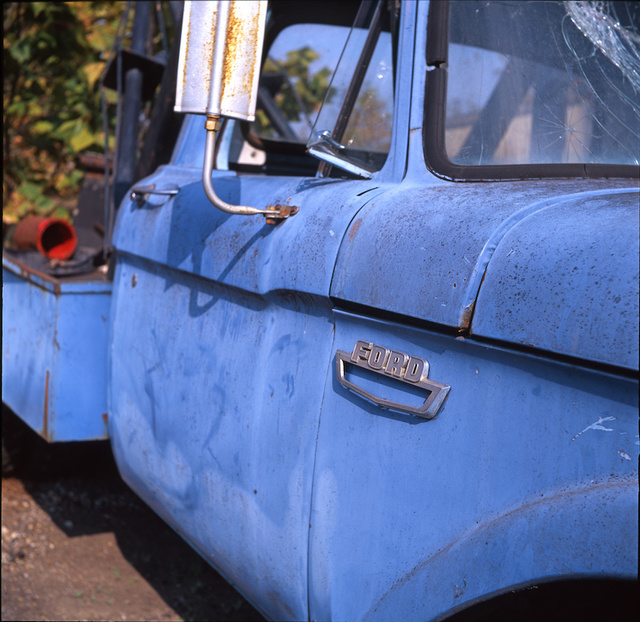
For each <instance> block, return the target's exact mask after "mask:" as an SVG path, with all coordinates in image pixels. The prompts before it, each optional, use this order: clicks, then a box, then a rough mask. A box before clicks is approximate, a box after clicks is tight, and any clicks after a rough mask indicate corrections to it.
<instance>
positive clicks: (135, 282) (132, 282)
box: [131, 274, 138, 287]
mask: <svg viewBox="0 0 640 622" xmlns="http://www.w3.org/2000/svg"><path fill="white" fill-rule="evenodd" d="M137 284H138V277H137V276H136V275H135V274H134V275H133V276H132V277H131V287H135V286H136V285H137Z"/></svg>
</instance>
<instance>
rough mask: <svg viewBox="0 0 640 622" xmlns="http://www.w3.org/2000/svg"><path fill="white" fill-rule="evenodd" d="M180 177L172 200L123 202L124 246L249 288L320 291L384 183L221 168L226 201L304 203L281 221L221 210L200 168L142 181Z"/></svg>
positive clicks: (120, 238)
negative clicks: (356, 220)
mask: <svg viewBox="0 0 640 622" xmlns="http://www.w3.org/2000/svg"><path fill="white" fill-rule="evenodd" d="M176 180H177V182H176ZM176 183H177V184H178V185H179V187H180V192H179V193H178V194H177V195H176V196H175V197H174V198H173V199H169V198H168V197H167V196H162V195H150V196H149V198H148V200H147V201H146V202H145V203H143V204H142V205H141V206H139V205H138V204H137V203H136V202H134V201H126V202H124V203H123V205H122V207H121V210H120V215H119V223H118V233H117V237H116V238H115V245H116V247H117V248H118V249H119V250H121V251H126V252H129V253H132V254H135V255H139V256H141V257H146V258H148V259H150V260H153V261H156V262H158V263H159V264H164V265H167V266H171V267H172V268H177V269H179V270H181V271H185V272H192V273H194V274H200V275H202V276H204V277H206V278H209V279H212V280H215V281H217V282H220V283H225V284H227V285H230V286H234V287H238V288H241V289H243V290H246V291H249V292H255V293H261V294H266V293H268V292H270V291H275V290H296V291H300V292H305V293H309V294H317V295H320V296H328V294H329V284H330V282H331V277H332V275H333V269H334V265H335V258H336V256H337V254H338V249H339V247H340V243H341V241H342V237H343V235H344V232H345V230H346V229H347V227H348V226H349V224H350V222H351V220H352V219H353V216H354V214H355V213H356V212H357V211H358V209H359V208H360V207H361V206H362V205H364V204H365V203H366V202H368V201H370V200H371V199H373V198H375V197H376V196H377V195H378V194H380V193H381V192H383V191H384V188H385V187H384V186H382V185H381V184H376V183H374V182H371V181H366V182H365V181H347V180H339V179H334V180H321V179H319V180H315V179H300V178H296V177H260V176H251V175H244V176H239V175H236V174H233V173H229V172H224V171H220V172H218V171H216V172H214V181H213V183H214V187H215V189H216V192H217V193H218V195H219V196H220V198H222V199H223V200H225V201H227V202H230V203H233V204H242V205H253V206H260V207H264V206H266V205H276V204H285V203H287V204H290V205H296V206H298V207H299V208H300V211H299V213H298V214H297V215H296V216H293V217H292V218H290V219H289V220H287V221H286V222H283V223H281V224H279V225H276V226H274V225H267V224H265V219H264V218H263V217H262V216H250V217H242V216H232V215H230V214H226V213H224V212H221V211H220V210H218V209H216V208H215V207H214V206H213V205H211V203H210V202H209V200H208V199H207V198H206V196H205V194H204V190H203V189H202V171H200V170H196V169H185V168H182V167H176V166H166V167H163V168H162V169H160V170H159V171H158V172H156V173H155V174H154V175H152V176H151V177H148V178H146V179H145V180H144V181H143V182H140V184H141V185H151V184H155V185H156V187H158V188H163V187H166V186H168V185H171V184H173V185H174V186H175V185H176Z"/></svg>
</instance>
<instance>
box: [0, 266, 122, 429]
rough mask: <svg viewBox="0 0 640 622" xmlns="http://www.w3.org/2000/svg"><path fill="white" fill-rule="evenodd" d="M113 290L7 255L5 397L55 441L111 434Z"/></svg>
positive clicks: (12, 407) (4, 316) (9, 404)
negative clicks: (45, 271)
mask: <svg viewBox="0 0 640 622" xmlns="http://www.w3.org/2000/svg"><path fill="white" fill-rule="evenodd" d="M110 293H111V286H110V284H108V283H107V282H105V281H104V279H103V278H99V279H97V280H87V279H86V278H79V279H65V280H60V279H55V278H52V277H48V276H46V275H43V274H39V273H35V272H34V271H32V270H30V269H29V268H27V267H26V266H24V265H22V264H21V263H20V262H18V261H16V260H13V259H11V258H9V257H7V256H4V257H3V288H2V303H3V304H2V352H3V365H2V400H3V402H5V403H6V404H7V405H8V406H9V407H10V408H11V409H12V410H13V411H14V412H15V413H16V414H17V415H18V416H20V417H21V418H22V419H23V420H24V421H25V422H26V423H28V424H29V426H31V428H33V429H34V430H35V431H36V432H38V433H39V434H40V435H42V436H43V437H44V438H45V439H47V440H48V441H80V440H95V439H103V438H107V436H108V434H107V388H106V383H107V339H108V318H109V305H110Z"/></svg>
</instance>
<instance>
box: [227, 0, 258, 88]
mask: <svg viewBox="0 0 640 622" xmlns="http://www.w3.org/2000/svg"><path fill="white" fill-rule="evenodd" d="M259 18H260V14H259V13H258V14H255V15H252V16H251V20H250V21H249V20H248V19H247V18H244V19H243V17H242V14H241V12H238V7H237V4H236V3H235V2H231V3H229V19H228V22H227V32H226V39H227V46H226V47H227V54H225V57H224V59H223V72H224V77H223V80H222V85H221V89H220V96H221V100H224V98H225V95H226V93H225V91H226V88H227V87H228V86H229V84H230V83H231V82H232V76H237V75H242V76H243V77H244V80H243V82H242V84H241V86H240V92H241V93H243V94H247V95H250V94H251V92H252V90H253V82H254V77H255V75H254V74H255V64H254V62H252V61H253V58H248V56H249V55H248V54H247V52H250V51H252V50H256V51H257V47H258V46H257V39H258V34H259V33H260V19H259ZM232 61H235V62H232ZM247 61H249V62H247ZM237 63H242V65H244V66H243V67H236V66H234V65H236V64H237ZM235 95H236V93H231V97H233V96H235Z"/></svg>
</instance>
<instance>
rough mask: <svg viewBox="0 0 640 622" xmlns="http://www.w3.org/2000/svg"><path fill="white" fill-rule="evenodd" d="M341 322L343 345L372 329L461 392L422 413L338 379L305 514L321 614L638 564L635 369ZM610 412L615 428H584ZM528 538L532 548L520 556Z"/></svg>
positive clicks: (345, 318)
mask: <svg viewBox="0 0 640 622" xmlns="http://www.w3.org/2000/svg"><path fill="white" fill-rule="evenodd" d="M335 321H336V337H335V348H336V349H344V350H348V351H349V350H351V348H352V346H353V344H354V343H355V342H356V341H357V340H358V339H366V340H370V341H372V342H373V343H376V344H381V345H384V346H386V347H389V348H393V349H397V350H400V351H403V352H406V353H408V354H416V355H418V356H423V357H425V358H426V359H427V360H428V361H429V363H430V365H431V367H430V372H429V377H430V378H432V379H433V380H435V381H438V382H448V383H450V384H451V385H452V389H451V391H450V393H449V395H448V397H447V399H446V401H445V405H444V408H443V409H442V410H441V412H440V413H439V415H438V417H437V418H436V419H434V420H433V421H424V420H420V419H417V418H415V417H413V418H412V417H411V416H409V415H402V414H400V413H397V414H394V413H392V412H390V411H385V410H383V409H381V408H379V407H377V406H375V405H374V404H371V403H369V402H367V401H365V400H363V399H362V398H361V397H360V396H358V395H355V394H354V393H351V392H350V391H348V390H347V389H345V388H344V387H342V386H341V385H339V384H338V382H337V380H336V379H335V371H334V373H333V374H331V375H330V376H329V378H328V380H327V387H326V390H325V397H324V403H323V406H322V414H321V418H320V431H319V436H318V449H317V458H316V467H315V479H314V487H313V501H312V511H311V525H312V528H311V545H310V586H311V588H310V598H311V617H312V618H314V619H318V620H320V619H323V620H326V619H346V620H359V619H363V618H370V619H380V620H384V619H388V616H389V612H390V611H391V610H392V609H393V608H395V609H396V611H397V616H398V619H432V618H433V617H435V616H437V615H440V614H442V613H444V612H445V611H447V610H449V609H450V608H453V607H456V606H460V605H462V604H464V603H465V602H467V601H472V600H473V599H474V598H476V597H477V596H479V595H481V594H483V593H491V592H493V591H496V590H499V589H504V588H505V587H507V586H509V585H517V584H520V583H524V582H526V581H531V580H532V579H533V578H534V577H537V578H542V577H546V578H561V577H563V578H566V577H568V576H571V575H572V574H576V575H585V576H587V575H592V576H600V575H602V574H603V573H609V574H613V575H618V576H628V577H632V576H633V575H634V574H635V572H636V568H637V505H636V503H637V499H636V497H637V481H636V478H637V471H636V468H637V459H638V445H636V442H637V440H638V439H637V412H638V411H637V409H638V395H637V383H636V382H635V381H633V380H630V379H629V380H625V379H620V378H617V377H615V376H607V375H603V374H600V373H597V372H592V371H588V370H585V369H581V368H579V367H575V366H570V365H563V364H560V363H550V362H549V361H545V360H542V359H536V358H535V357H533V356H531V355H527V354H516V353H513V352H508V351H505V350H502V349H500V348H494V347H489V346H486V345H482V344H478V343H476V342H474V341H473V340H469V339H454V338H452V337H446V336H442V335H440V334H437V333H434V332H430V331H426V330H422V329H415V328H409V327H407V326H403V325H401V324H394V323H390V322H383V321H377V320H371V319H367V318H365V317H362V316H357V315H352V314H348V313H342V312H336V313H335ZM379 391H380V392H381V393H384V391H385V388H384V385H382V384H381V385H380V387H379ZM382 396H384V394H383V395H382ZM607 417H610V419H609V420H607V421H606V422H605V424H604V425H603V426H602V427H603V428H604V427H606V428H607V429H608V430H609V431H606V430H604V429H597V428H596V429H594V428H591V429H587V430H586V431H585V429H586V428H589V426H591V425H592V424H594V423H597V422H598V420H599V419H605V418H607ZM624 456H626V458H625V457H624ZM618 486H619V487H618ZM616 487H618V488H616ZM612 488H614V489H615V490H616V491H617V492H616V493H615V495H614V497H615V498H617V499H618V501H619V503H618V505H617V506H616V510H615V511H614V510H612V507H611V503H612V501H611V495H610V494H609V491H610V490H611V489H612ZM524 526H527V528H526V529H523V528H524ZM518 530H521V531H518ZM482 533H491V534H492V536H491V540H490V541H489V540H485V541H486V542H490V546H489V545H485V541H483V542H482V545H480V543H479V541H480V540H481V539H482V536H478V534H482ZM516 534H519V535H518V536H517V537H516ZM487 537H488V536H487ZM467 541H468V542H467ZM579 541H583V542H584V543H585V546H586V547H587V549H585V548H584V547H577V546H576V542H579ZM465 542H467V543H466V544H465ZM523 542H525V543H526V544H527V546H528V547H529V549H530V551H529V552H528V553H526V554H527V555H529V556H530V557H524V558H523V557H520V558H518V557H517V556H516V555H515V554H514V552H515V551H516V550H518V547H520V546H521V545H522V543H523ZM465 547H466V548H465ZM450 555H451V556H452V557H451V558H450V557H449V556H450ZM474 556H476V557H475V561H474V562H473V563H471V560H472V559H474ZM456 560H457V561H456ZM457 562H460V563H457ZM463 562H464V563H463ZM491 568H495V570H491ZM445 570H446V572H445ZM465 577H466V579H465ZM356 578H357V582H358V589H357V590H354V589H353V585H354V580H356ZM465 580H466V583H467V589H466V590H465V591H464V593H462V594H458V595H456V588H455V586H456V585H458V586H462V585H463V581H465ZM396 588H397V593H395V592H394V591H395V590H396ZM483 590H486V591H485V592H483ZM382 605H384V606H382Z"/></svg>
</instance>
